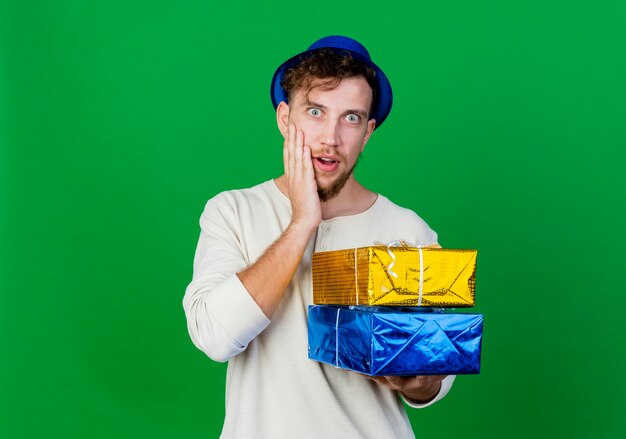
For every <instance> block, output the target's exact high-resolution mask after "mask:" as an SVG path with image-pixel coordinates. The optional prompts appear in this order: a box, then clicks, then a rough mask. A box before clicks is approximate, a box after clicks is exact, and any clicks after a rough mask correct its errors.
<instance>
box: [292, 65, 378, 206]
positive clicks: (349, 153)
mask: <svg viewBox="0 0 626 439" xmlns="http://www.w3.org/2000/svg"><path fill="white" fill-rule="evenodd" d="M319 83H320V81H314V82H313V83H312V86H313V87H312V89H311V90H310V91H309V92H308V94H307V92H306V91H305V90H297V91H296V92H295V93H294V95H293V97H292V99H291V102H290V104H289V106H288V109H289V112H288V122H289V123H294V124H295V125H296V127H297V128H299V129H301V130H302V131H303V133H304V143H305V145H308V146H309V147H310V148H311V155H312V157H313V168H314V170H315V180H316V181H317V189H318V194H319V196H320V200H322V201H328V200H330V199H331V198H333V197H335V196H336V195H337V194H339V192H340V191H341V189H342V188H343V187H344V186H345V185H346V184H350V183H351V182H352V181H353V180H354V176H353V173H352V171H353V170H354V167H355V166H356V163H357V160H358V158H359V155H360V154H361V152H362V151H363V148H364V147H365V144H366V143H367V141H368V139H369V137H370V135H371V134H372V131H373V130H374V126H375V121H374V120H368V115H369V109H370V106H371V103H372V89H371V87H370V86H369V84H368V83H367V81H366V80H365V78H363V77H361V76H357V77H353V78H347V79H344V80H342V81H341V82H340V83H339V85H338V86H337V87H335V88H333V89H331V90H329V89H325V88H324V87H323V86H322V87H315V86H316V85H317V84H319Z"/></svg>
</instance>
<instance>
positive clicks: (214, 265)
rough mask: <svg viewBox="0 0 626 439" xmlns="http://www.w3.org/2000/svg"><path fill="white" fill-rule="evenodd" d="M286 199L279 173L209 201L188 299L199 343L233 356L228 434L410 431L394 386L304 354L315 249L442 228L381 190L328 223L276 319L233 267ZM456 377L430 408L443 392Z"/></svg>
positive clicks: (251, 251)
mask: <svg viewBox="0 0 626 439" xmlns="http://www.w3.org/2000/svg"><path fill="white" fill-rule="evenodd" d="M290 220H291V205H290V203H289V199H288V198H287V197H286V196H285V195H284V194H283V193H282V192H280V190H279V189H278V188H277V186H276V184H275V183H274V181H273V180H270V181H267V182H265V183H262V184H260V185H258V186H255V187H253V188H250V189H244V190H235V191H229V192H223V193H221V194H219V195H217V196H216V197H214V198H213V199H211V200H209V202H208V203H207V205H206V207H205V210H204V212H203V214H202V216H201V218H200V226H201V234H200V240H199V242H198V248H197V250H196V255H195V259H194V273H193V280H192V282H191V283H190V284H189V286H188V287H187V290H186V292H185V297H184V300H183V306H184V308H185V313H186V316H187V325H188V329H189V334H190V335H191V339H192V340H193V342H194V344H195V345H196V346H197V347H198V348H199V349H201V350H202V351H203V352H205V353H206V354H207V355H208V356H209V357H210V358H212V359H213V360H215V361H227V360H228V372H227V377H226V418H225V420H224V427H223V430H222V435H221V437H222V438H271V439H280V438H288V439H294V438H298V439H305V438H370V437H371V438H412V437H414V435H413V432H412V430H411V425H410V423H409V420H408V418H407V415H406V412H405V410H404V407H403V406H402V402H401V400H400V397H399V395H398V393H397V392H395V391H392V390H389V389H387V388H386V387H384V386H381V385H379V384H377V383H375V382H373V381H371V380H369V379H367V378H365V377H363V376H361V375H359V374H356V373H353V372H350V371H346V370H342V369H336V368H334V367H333V366H330V365H326V364H321V363H318V362H315V361H312V360H309V359H308V358H307V342H308V339H307V317H306V316H307V306H308V305H309V304H311V303H312V291H311V255H312V253H313V252H314V251H325V250H335V249H343V248H354V247H362V246H367V245H372V244H374V242H390V241H393V240H399V239H402V240H405V241H407V242H411V243H415V244H420V243H421V244H424V245H428V244H433V243H435V242H437V234H436V233H435V232H433V231H432V230H431V229H430V228H429V227H428V225H427V224H426V223H425V222H424V221H423V220H422V219H421V218H419V217H418V216H417V215H416V214H415V213H414V212H412V211H410V210H408V209H404V208H401V207H399V206H397V205H395V204H393V203H392V202H391V201H389V200H388V199H387V198H385V197H384V196H382V195H379V196H378V199H377V201H376V202H375V203H374V205H373V206H372V207H370V208H369V209H368V210H366V211H365V212H362V213H359V214H357V215H351V216H342V217H337V218H333V219H330V220H325V221H322V222H321V224H320V225H319V227H318V230H317V234H316V236H315V237H314V238H313V239H312V240H311V242H310V243H309V246H308V247H307V249H306V251H305V254H304V256H303V258H302V261H301V262H300V265H299V267H298V269H297V270H296V273H295V275H294V277H293V279H292V281H291V283H290V285H289V287H288V288H287V291H286V292H285V295H284V297H283V299H282V301H281V303H280V305H279V306H278V308H277V309H276V311H275V313H274V317H273V319H272V321H271V322H270V320H269V319H268V318H267V317H266V316H265V314H264V313H263V311H262V310H261V309H260V308H259V306H258V305H257V304H256V302H255V301H254V299H253V298H252V297H251V296H250V294H249V293H248V291H247V290H246V288H245V287H244V286H243V284H242V283H241V282H240V281H239V278H238V277H237V276H236V273H237V272H239V271H242V270H243V269H244V268H246V267H248V266H249V265H250V264H252V263H253V262H255V261H256V260H257V259H258V258H259V256H261V255H262V254H263V252H264V251H265V250H266V249H267V247H268V246H269V245H270V244H272V243H273V242H274V241H275V240H276V239H278V237H279V236H280V234H281V233H282V232H283V231H284V230H285V229H286V228H287V226H288V224H289V222H290ZM453 381H454V376H449V377H447V378H446V379H444V381H443V383H442V387H441V391H440V392H439V394H438V395H437V397H436V398H435V399H434V400H433V401H431V402H430V403H428V404H422V405H419V404H411V403H410V402H409V404H410V405H411V406H413V407H425V406H427V405H430V404H432V403H434V402H435V401H438V400H439V399H441V398H443V397H444V396H445V394H446V393H447V392H448V390H449V389H450V387H451V386H452V382H453Z"/></svg>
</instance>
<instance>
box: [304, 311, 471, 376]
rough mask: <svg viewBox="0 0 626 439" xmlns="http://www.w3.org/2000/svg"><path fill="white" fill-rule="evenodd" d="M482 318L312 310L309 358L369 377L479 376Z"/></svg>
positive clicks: (430, 314)
mask: <svg viewBox="0 0 626 439" xmlns="http://www.w3.org/2000/svg"><path fill="white" fill-rule="evenodd" d="M482 327H483V316H482V315H481V314H448V313H440V312H418V311H415V310H414V308H413V309H406V308H387V307H367V306H362V307H341V306H330V305H310V306H309V309H308V335H309V358H310V359H312V360H316V361H319V362H322V363H327V364H331V365H333V366H335V367H340V368H343V369H349V370H353V371H356V372H360V373H363V374H367V375H379V376H388V375H450V374H454V375H457V374H477V373H479V371H480V351H481V342H482Z"/></svg>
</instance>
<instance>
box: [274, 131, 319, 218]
mask: <svg viewBox="0 0 626 439" xmlns="http://www.w3.org/2000/svg"><path fill="white" fill-rule="evenodd" d="M283 164H284V166H285V176H286V181H287V192H288V193H289V200H290V201H291V209H292V222H293V223H301V224H303V225H305V226H307V227H311V228H316V227H317V226H318V225H319V223H320V221H321V220H322V209H321V205H320V199H319V196H318V194H317V183H316V181H315V171H314V169H313V162H312V159H311V148H310V147H309V146H305V145H304V133H303V132H302V130H299V129H297V127H296V126H295V125H294V124H292V123H291V124H289V129H288V132H287V135H286V136H285V143H284V146H283Z"/></svg>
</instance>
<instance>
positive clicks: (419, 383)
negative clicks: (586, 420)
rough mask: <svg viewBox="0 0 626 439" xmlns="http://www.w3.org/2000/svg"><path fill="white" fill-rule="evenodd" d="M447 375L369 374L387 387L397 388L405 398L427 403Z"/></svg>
mask: <svg viewBox="0 0 626 439" xmlns="http://www.w3.org/2000/svg"><path fill="white" fill-rule="evenodd" d="M445 377H446V375H421V376H384V377H379V376H373V377H371V376H367V378H369V379H371V380H373V381H376V382H377V383H379V384H382V385H383V386H385V387H388V388H390V389H392V390H397V391H398V392H400V393H402V395H404V397H405V398H407V399H408V400H410V401H412V402H416V403H426V402H428V401H430V400H432V399H433V398H434V397H435V396H436V395H437V393H439V390H440V389H441V381H442V380H443V379H444V378H445Z"/></svg>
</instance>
